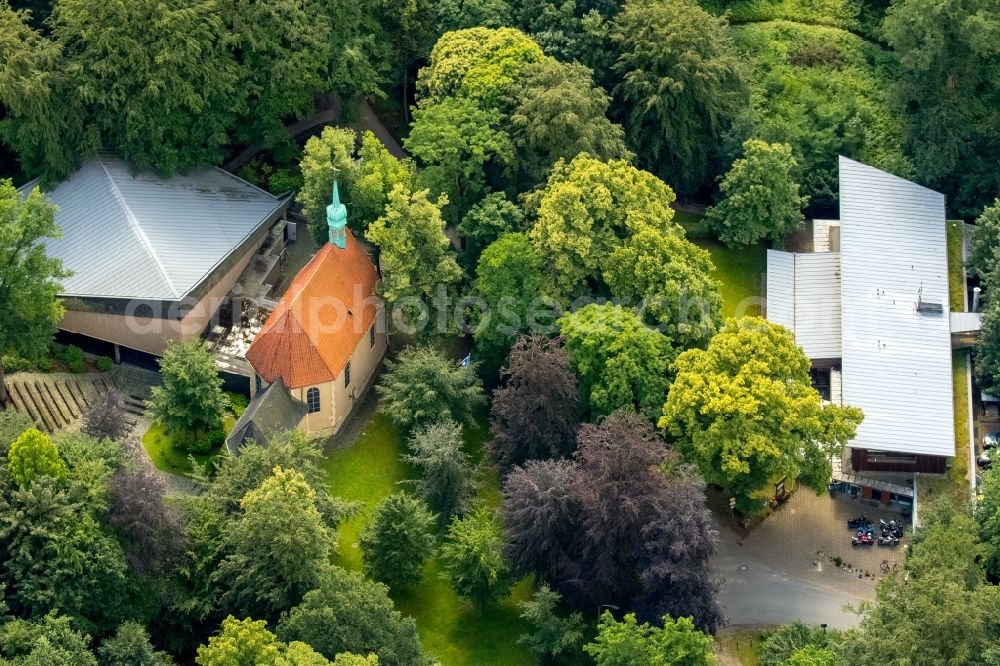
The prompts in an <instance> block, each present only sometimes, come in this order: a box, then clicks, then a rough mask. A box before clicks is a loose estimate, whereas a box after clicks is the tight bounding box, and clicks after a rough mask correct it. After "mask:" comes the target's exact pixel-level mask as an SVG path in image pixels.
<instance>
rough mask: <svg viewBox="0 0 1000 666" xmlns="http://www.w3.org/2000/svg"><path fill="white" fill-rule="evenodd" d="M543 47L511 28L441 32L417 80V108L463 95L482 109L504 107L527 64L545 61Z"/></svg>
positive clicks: (510, 98)
mask: <svg viewBox="0 0 1000 666" xmlns="http://www.w3.org/2000/svg"><path fill="white" fill-rule="evenodd" d="M544 57H545V56H544V54H543V53H542V47H540V46H539V45H538V44H536V43H535V42H534V41H532V39H531V38H530V37H528V36H527V35H525V34H524V33H523V32H521V31H520V30H515V29H514V28H500V29H498V30H491V29H489V28H469V29H467V30H455V31H453V32H449V33H445V34H444V35H443V36H442V37H441V39H439V40H438V41H437V44H435V45H434V49H433V50H432V51H431V57H430V63H429V64H428V65H427V67H424V68H423V69H422V70H420V76H419V78H418V79H417V90H418V92H419V97H420V103H421V105H430V104H436V103H438V102H442V101H444V100H446V99H449V98H455V97H465V98H468V99H471V100H473V101H475V102H476V103H478V104H480V105H481V106H482V107H483V108H493V109H507V108H509V107H510V105H512V104H513V103H514V99H513V97H512V96H511V94H510V91H511V89H512V88H513V86H514V84H515V83H516V82H517V81H518V80H519V78H520V74H521V71H522V70H523V69H524V66H525V65H527V64H528V63H532V62H538V61H539V60H541V59H542V58H544Z"/></svg>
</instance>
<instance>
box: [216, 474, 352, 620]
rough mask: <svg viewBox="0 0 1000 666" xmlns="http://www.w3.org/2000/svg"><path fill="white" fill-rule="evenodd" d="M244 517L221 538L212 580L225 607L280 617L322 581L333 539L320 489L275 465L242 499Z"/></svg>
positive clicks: (300, 476)
mask: <svg viewBox="0 0 1000 666" xmlns="http://www.w3.org/2000/svg"><path fill="white" fill-rule="evenodd" d="M240 506H241V508H242V509H243V513H242V515H240V516H238V517H237V518H236V519H235V520H233V521H232V522H230V523H229V524H228V525H227V526H226V528H225V533H224V535H223V538H222V548H223V551H224V552H225V553H226V557H225V559H223V560H222V562H221V563H220V564H219V566H218V568H217V569H216V571H215V574H214V578H215V580H216V581H217V582H218V583H219V586H220V591H221V592H222V599H221V601H222V605H223V606H224V607H225V608H229V609H232V610H233V611H235V612H238V613H240V614H243V615H244V616H246V615H249V616H254V617H264V618H271V619H277V617H278V615H279V614H280V613H281V612H283V611H287V610H289V609H290V608H292V606H294V605H295V604H297V603H298V602H299V601H301V599H302V596H303V595H304V594H305V593H306V592H308V591H309V590H311V589H313V588H315V587H316V586H317V585H319V583H320V579H321V575H322V574H323V572H324V569H325V567H326V565H327V562H328V560H329V556H330V551H331V549H332V548H333V545H334V542H333V538H332V535H331V533H330V531H329V530H328V529H327V528H326V525H325V524H324V522H323V517H322V515H321V514H320V512H319V510H318V509H317V508H316V493H315V491H314V490H313V489H312V488H311V487H310V486H309V483H308V482H307V481H306V479H305V477H304V476H302V474H300V473H299V472H296V471H294V470H287V471H286V470H283V469H281V468H280V467H276V468H275V469H274V473H273V474H272V476H271V477H270V478H268V479H267V480H265V481H264V482H263V483H262V484H261V485H260V487H259V488H257V489H255V490H251V491H250V492H248V493H247V494H246V495H244V496H243V499H242V500H241V501H240Z"/></svg>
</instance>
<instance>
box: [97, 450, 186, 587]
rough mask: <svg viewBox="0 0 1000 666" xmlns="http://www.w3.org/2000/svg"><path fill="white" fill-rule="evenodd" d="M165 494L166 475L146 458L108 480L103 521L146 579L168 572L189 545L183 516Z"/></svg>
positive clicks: (131, 564) (135, 567)
mask: <svg viewBox="0 0 1000 666" xmlns="http://www.w3.org/2000/svg"><path fill="white" fill-rule="evenodd" d="M133 446H135V444H133ZM139 460H140V461H141V459H139ZM166 494H167V487H166V484H165V483H164V481H163V477H162V476H161V475H160V474H158V473H157V472H156V470H155V469H153V468H152V466H151V464H149V463H147V462H145V461H141V462H137V463H135V464H134V465H132V466H123V467H122V468H121V469H119V470H118V471H116V472H115V473H114V475H113V476H112V477H111V478H110V479H109V480H108V500H109V502H108V512H107V514H106V516H105V518H104V520H105V522H106V524H107V525H109V526H110V527H111V529H113V530H114V532H115V534H117V536H118V540H119V542H120V543H121V545H122V549H123V551H124V552H125V559H126V560H127V561H128V564H129V568H130V569H131V570H132V571H134V572H136V573H138V574H139V575H141V576H143V577H145V578H146V579H147V580H155V579H156V578H158V577H159V576H161V575H163V574H164V573H165V572H167V571H169V569H170V568H171V567H172V566H173V565H174V564H176V563H177V562H178V560H179V558H180V556H181V552H182V551H183V548H184V547H185V545H187V543H186V539H185V534H184V531H185V527H186V525H185V521H184V517H183V515H182V513H181V511H180V508H179V507H178V506H177V505H176V504H175V503H170V502H166V501H164V495H166Z"/></svg>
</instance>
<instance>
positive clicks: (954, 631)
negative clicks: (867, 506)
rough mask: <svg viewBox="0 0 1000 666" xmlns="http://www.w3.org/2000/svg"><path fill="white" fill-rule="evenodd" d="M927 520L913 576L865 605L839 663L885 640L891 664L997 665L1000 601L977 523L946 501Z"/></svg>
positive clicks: (889, 580) (892, 582)
mask: <svg viewBox="0 0 1000 666" xmlns="http://www.w3.org/2000/svg"><path fill="white" fill-rule="evenodd" d="M921 522H922V526H921V527H920V528H919V529H918V530H917V531H916V532H915V534H914V539H913V546H912V548H911V551H910V554H909V555H908V557H907V563H906V569H907V575H906V576H905V577H904V576H903V575H902V574H897V575H891V576H887V577H886V578H885V580H883V581H882V582H880V583H879V586H878V588H877V592H876V594H877V601H876V603H874V604H865V605H863V606H862V609H861V610H862V618H861V626H860V628H859V630H858V631H857V632H851V633H849V634H848V636H847V639H848V640H847V641H845V644H844V645H843V646H841V647H840V649H839V650H838V652H839V653H840V654H839V657H840V659H839V663H852V662H854V661H856V660H857V659H858V658H859V657H860V655H863V654H864V652H865V650H866V649H867V648H868V647H869V646H871V645H873V644H875V643H880V644H881V643H882V642H883V641H884V642H885V643H884V648H883V650H882V652H883V655H884V656H883V657H880V658H884V659H886V660H887V661H890V662H891V661H909V662H911V663H913V664H915V665H920V666H923V665H928V666H929V665H930V664H946V663H955V664H959V663H961V664H977V665H978V664H983V665H985V664H988V663H991V661H992V660H993V659H995V657H996V655H997V641H996V636H997V631H998V629H1000V626H998V625H1000V623H998V621H997V608H998V607H1000V595H998V594H997V592H998V590H997V588H996V587H995V586H993V585H987V584H986V583H985V581H984V579H983V572H982V569H981V568H980V567H979V565H978V563H977V558H978V557H979V555H980V554H981V548H980V544H979V538H978V534H977V526H976V525H975V522H974V521H973V520H972V518H971V516H970V515H968V513H967V511H966V510H959V509H956V508H954V507H952V506H951V505H949V504H947V503H945V504H940V503H938V504H937V505H935V504H929V505H927V506H925V507H924V509H923V510H922V511H921Z"/></svg>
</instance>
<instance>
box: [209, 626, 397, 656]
mask: <svg viewBox="0 0 1000 666" xmlns="http://www.w3.org/2000/svg"><path fill="white" fill-rule="evenodd" d="M341 657H343V659H341ZM195 663H196V664H198V666H244V664H245V665H246V666H251V664H252V665H253V666H329V665H330V664H334V665H336V666H344V665H348V666H378V658H377V657H374V656H373V655H369V657H368V658H365V657H359V656H357V655H351V654H346V653H345V654H343V655H337V659H336V661H332V662H331V661H330V660H329V659H327V658H326V657H324V656H323V655H321V654H320V653H318V652H316V651H315V650H313V649H312V648H311V647H309V646H308V645H306V644H305V643H302V642H301V641H292V642H291V643H283V642H282V641H279V640H278V637H277V636H275V635H274V634H273V633H271V632H270V631H269V630H268V628H267V622H265V621H264V620H251V619H250V618H246V619H244V620H237V619H236V618H235V617H233V616H232V615H230V616H229V617H227V618H226V619H225V620H223V621H222V631H220V632H219V633H218V634H216V635H215V636H212V637H211V638H209V639H208V643H207V644H205V645H202V646H200V647H199V648H198V656H197V657H196V658H195Z"/></svg>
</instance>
